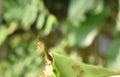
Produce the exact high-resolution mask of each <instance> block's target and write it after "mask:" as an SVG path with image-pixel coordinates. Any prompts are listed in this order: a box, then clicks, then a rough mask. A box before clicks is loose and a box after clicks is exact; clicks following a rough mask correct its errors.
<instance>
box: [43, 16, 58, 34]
mask: <svg viewBox="0 0 120 77" xmlns="http://www.w3.org/2000/svg"><path fill="white" fill-rule="evenodd" d="M53 25H55V26H56V25H58V21H57V19H56V17H55V16H54V15H52V14H50V15H49V16H48V19H47V22H46V26H45V30H44V35H48V34H49V33H50V31H51V30H52V28H53Z"/></svg>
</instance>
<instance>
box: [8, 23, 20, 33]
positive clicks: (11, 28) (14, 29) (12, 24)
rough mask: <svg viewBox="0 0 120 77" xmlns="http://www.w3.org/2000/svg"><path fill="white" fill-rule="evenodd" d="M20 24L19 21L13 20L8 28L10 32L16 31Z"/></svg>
mask: <svg viewBox="0 0 120 77" xmlns="http://www.w3.org/2000/svg"><path fill="white" fill-rule="evenodd" d="M18 26H19V24H18V23H17V22H15V21H13V22H11V23H10V26H9V27H8V30H7V32H8V34H13V32H15V31H16V29H17V28H18Z"/></svg>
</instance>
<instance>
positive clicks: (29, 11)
mask: <svg viewBox="0 0 120 77" xmlns="http://www.w3.org/2000/svg"><path fill="white" fill-rule="evenodd" d="M24 10H25V12H24V15H23V20H22V24H23V27H24V29H26V30H28V29H30V27H31V25H32V24H33V23H34V21H35V20H36V17H37V14H38V0H31V3H30V4H27V6H26V8H25V9H24Z"/></svg>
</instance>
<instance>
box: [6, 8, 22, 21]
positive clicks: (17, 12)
mask: <svg viewBox="0 0 120 77" xmlns="http://www.w3.org/2000/svg"><path fill="white" fill-rule="evenodd" d="M23 12H24V11H23V8H21V7H13V8H11V9H10V10H8V11H7V12H5V15H4V18H5V20H6V21H8V22H11V21H13V20H19V21H20V20H21V19H22V17H23Z"/></svg>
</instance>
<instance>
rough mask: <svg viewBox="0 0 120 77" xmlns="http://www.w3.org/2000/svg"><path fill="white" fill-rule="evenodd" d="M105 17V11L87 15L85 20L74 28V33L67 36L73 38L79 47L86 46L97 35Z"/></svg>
mask: <svg viewBox="0 0 120 77" xmlns="http://www.w3.org/2000/svg"><path fill="white" fill-rule="evenodd" d="M106 18H107V15H106V14H105V13H101V14H98V15H90V16H88V18H87V20H86V21H85V22H84V23H82V24H81V26H79V27H78V28H77V29H75V30H76V31H74V32H75V33H74V34H72V36H71V37H69V38H70V39H71V38H73V40H74V41H73V42H75V44H76V45H78V46H80V47H88V46H89V45H91V43H92V42H93V40H94V38H95V37H96V36H97V34H98V32H99V29H100V28H101V26H102V23H103V22H104V21H105V20H106ZM70 41H71V40H70Z"/></svg>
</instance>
